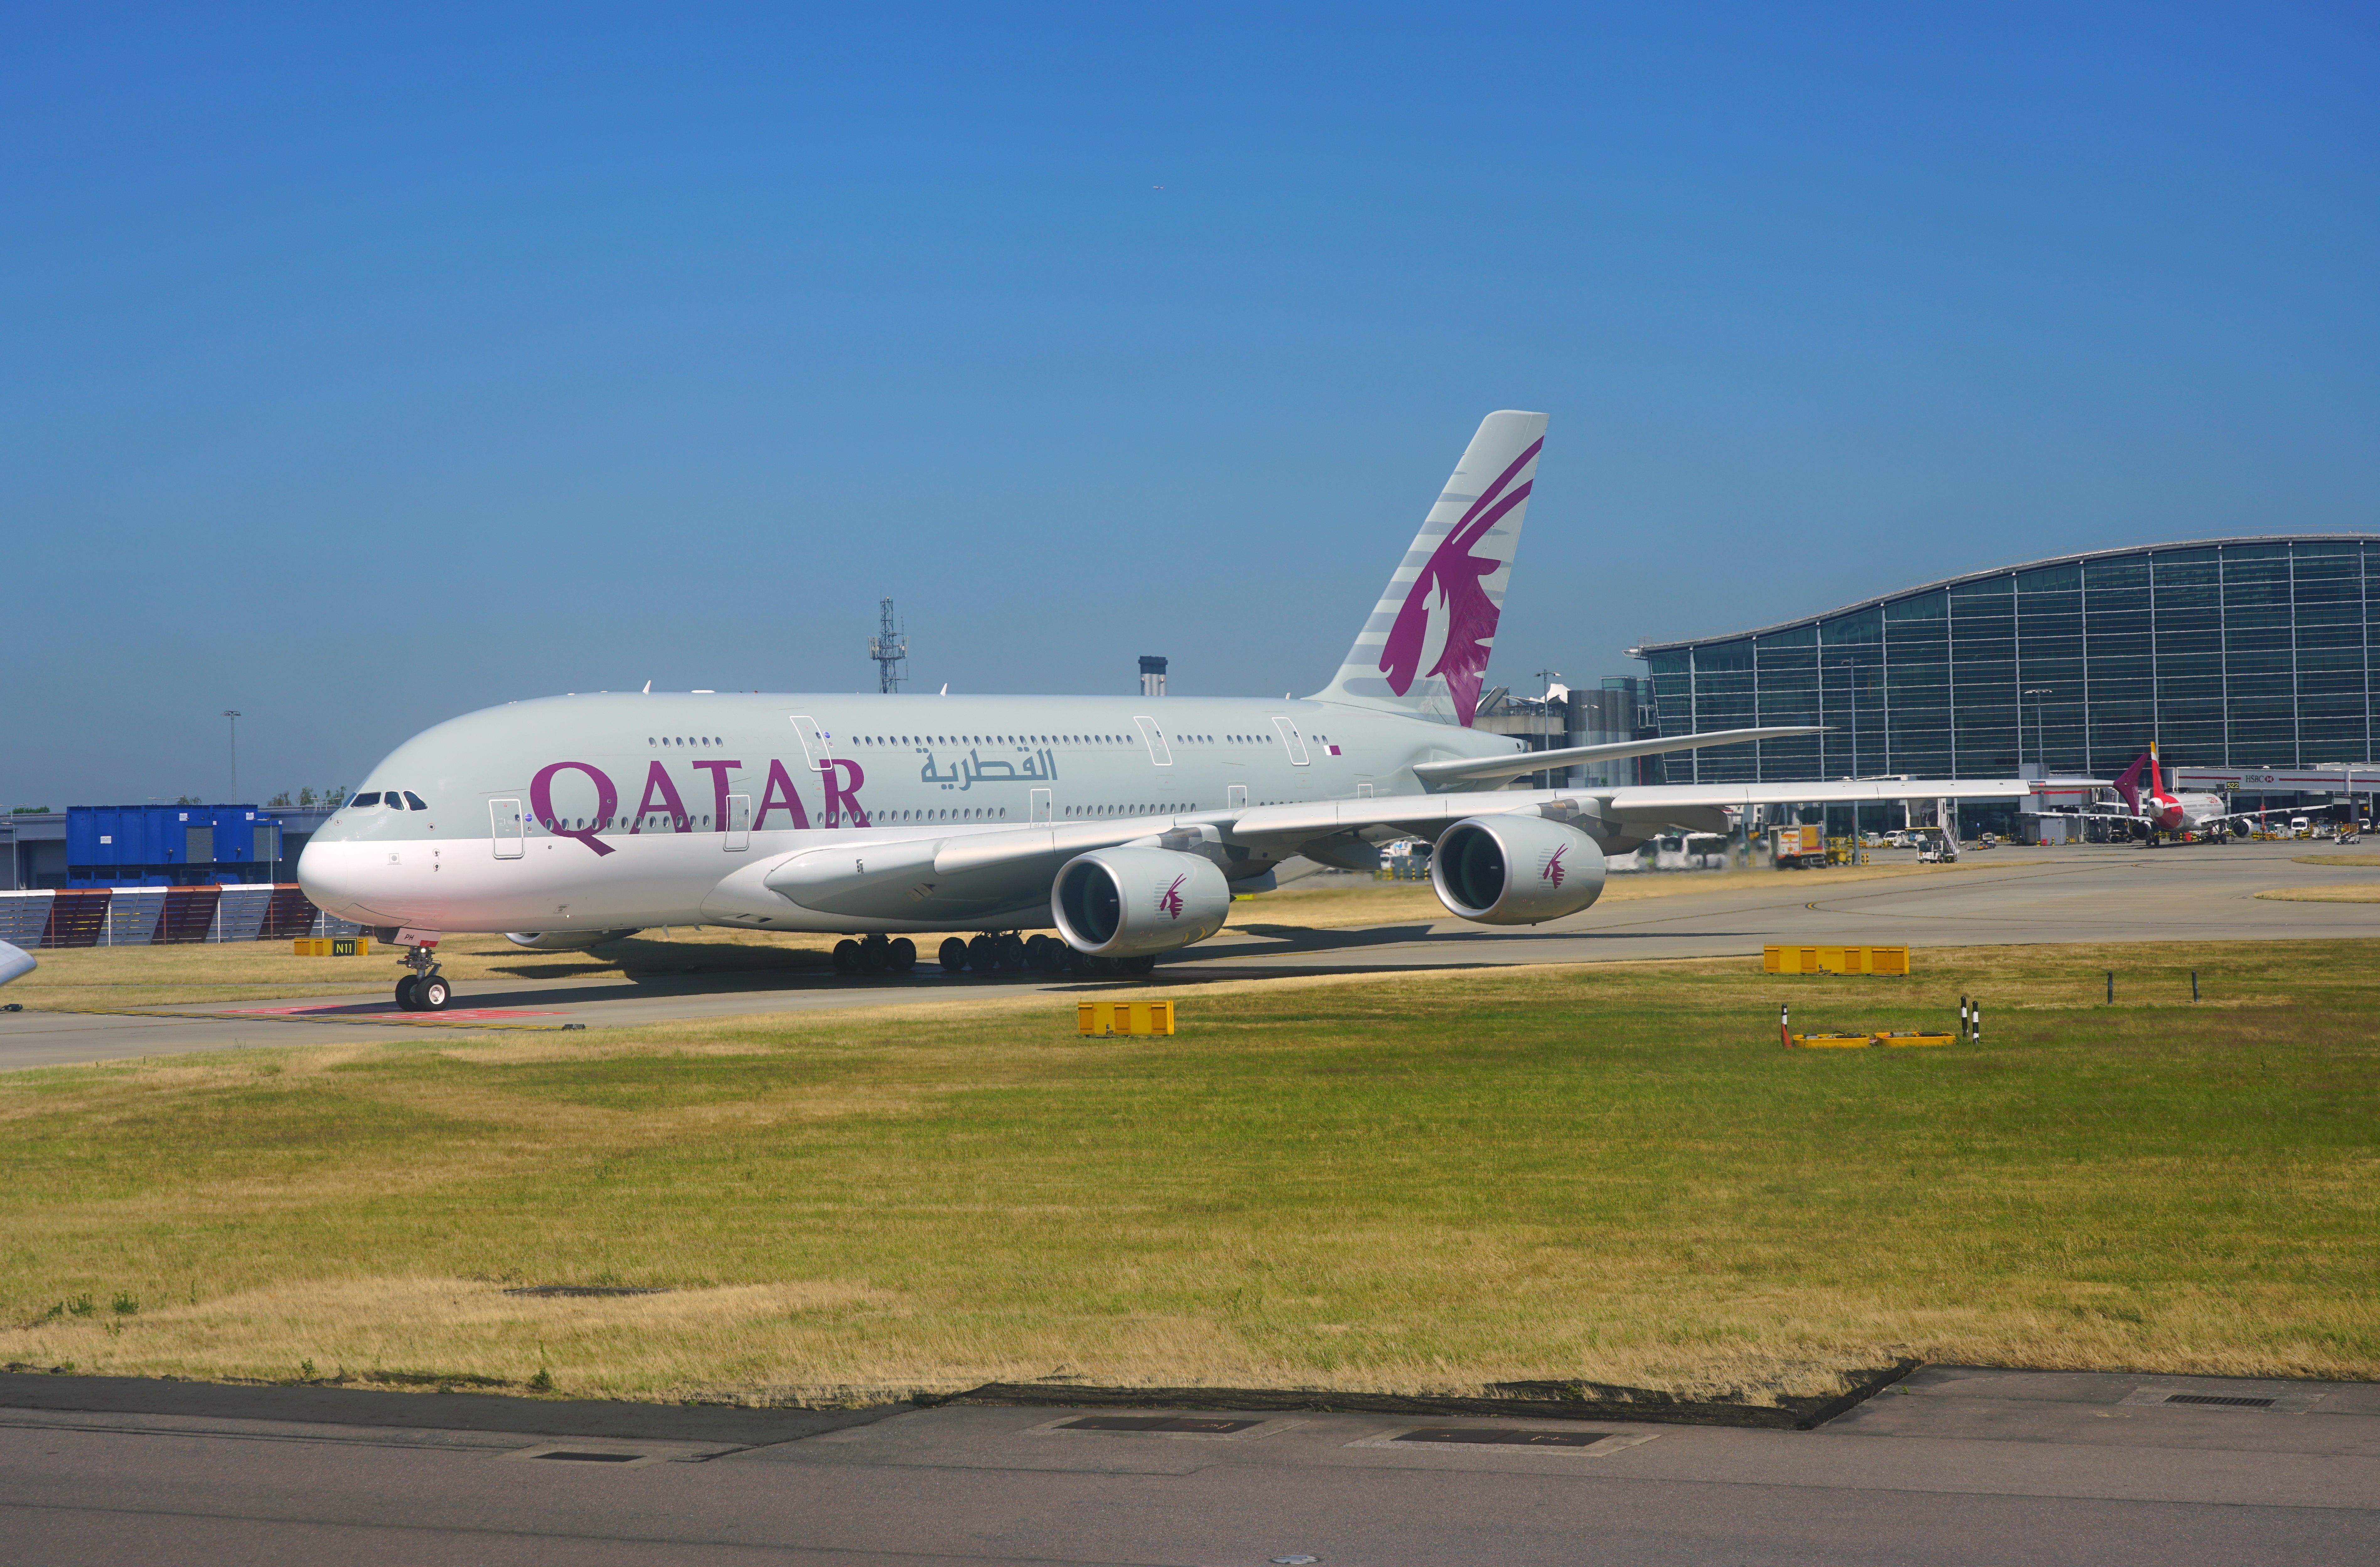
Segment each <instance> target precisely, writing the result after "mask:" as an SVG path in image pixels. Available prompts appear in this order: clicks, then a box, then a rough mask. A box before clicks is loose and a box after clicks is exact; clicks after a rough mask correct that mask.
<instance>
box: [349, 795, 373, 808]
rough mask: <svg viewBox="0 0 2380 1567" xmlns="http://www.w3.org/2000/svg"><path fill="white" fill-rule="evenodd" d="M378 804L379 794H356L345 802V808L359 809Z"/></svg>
mask: <svg viewBox="0 0 2380 1567" xmlns="http://www.w3.org/2000/svg"><path fill="white" fill-rule="evenodd" d="M378 804H380V796H378V795H376V794H373V795H358V796H356V797H355V798H354V799H352V800H349V801H348V802H347V808H349V809H350V810H361V809H362V808H364V807H366V806H376V805H378Z"/></svg>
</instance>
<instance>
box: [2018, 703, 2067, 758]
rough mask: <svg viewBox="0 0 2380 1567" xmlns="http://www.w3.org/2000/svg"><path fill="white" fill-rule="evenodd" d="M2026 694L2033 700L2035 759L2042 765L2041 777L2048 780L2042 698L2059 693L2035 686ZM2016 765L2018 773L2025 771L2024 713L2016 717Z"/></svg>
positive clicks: (2047, 749) (2047, 756) (2047, 748)
mask: <svg viewBox="0 0 2380 1567" xmlns="http://www.w3.org/2000/svg"><path fill="white" fill-rule="evenodd" d="M2024 694H2025V695H2026V696H2028V697H2031V698H2033V753H2034V754H2033V759H2034V760H2035V761H2037V762H2039V763H2040V764H2041V775H2042V776H2043V777H2044V778H2046V777H2048V776H2049V747H2048V746H2047V745H2046V743H2044V741H2043V740H2042V738H2041V709H2042V698H2045V697H2054V696H2056V695H2058V693H2057V692H2055V691H2053V690H2051V689H2050V688H2049V687H2048V686H2032V687H2029V688H2028V689H2027V690H2026V691H2025V693H2024ZM2016 765H2017V771H2020V772H2022V771H2024V714H2023V713H2022V712H2019V713H2018V714H2017V715H2016Z"/></svg>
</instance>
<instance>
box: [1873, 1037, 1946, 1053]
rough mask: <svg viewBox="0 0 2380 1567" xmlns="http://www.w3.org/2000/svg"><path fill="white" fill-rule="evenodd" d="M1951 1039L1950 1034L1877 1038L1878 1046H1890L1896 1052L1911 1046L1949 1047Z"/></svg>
mask: <svg viewBox="0 0 2380 1567" xmlns="http://www.w3.org/2000/svg"><path fill="white" fill-rule="evenodd" d="M1950 1039H1951V1036H1950V1035H1949V1034H1878V1035H1877V1036H1876V1043H1877V1044H1879V1045H1889V1046H1891V1047H1892V1048H1893V1049H1895V1050H1900V1049H1904V1048H1906V1047H1908V1046H1911V1045H1947V1044H1949V1042H1950Z"/></svg>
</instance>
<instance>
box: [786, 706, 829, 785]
mask: <svg viewBox="0 0 2380 1567" xmlns="http://www.w3.org/2000/svg"><path fill="white" fill-rule="evenodd" d="M786 716H787V717H789V718H791V719H792V720H793V724H794V733H795V735H799V736H800V737H801V742H802V755H803V756H805V757H807V758H808V759H809V764H810V767H809V770H810V771H812V772H816V771H820V769H821V768H823V767H825V766H826V764H827V759H828V758H830V757H832V755H833V754H834V753H833V751H832V750H831V749H830V748H829V747H828V743H827V737H826V732H825V731H824V730H822V729H820V727H819V726H818V720H817V719H814V718H812V717H810V716H809V715H808V714H807V713H798V712H796V713H789V714H787V715H786Z"/></svg>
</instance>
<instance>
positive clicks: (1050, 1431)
mask: <svg viewBox="0 0 2380 1567" xmlns="http://www.w3.org/2000/svg"><path fill="white" fill-rule="evenodd" d="M1903 1387H1904V1388H1905V1390H1906V1391H1887V1392H1885V1393H1882V1394H1880V1395H1878V1396H1877V1397H1876V1398H1874V1399H1872V1400H1870V1401H1869V1402H1868V1403H1864V1404H1863V1405H1861V1406H1859V1407H1858V1408H1856V1409H1854V1410H1852V1412H1851V1413H1850V1414H1848V1415H1843V1416H1841V1417H1840V1418H1839V1419H1837V1420H1835V1421H1834V1422H1832V1423H1831V1424H1829V1425H1828V1426H1826V1427H1821V1428H1820V1429H1818V1430H1816V1431H1813V1432H1782V1431H1755V1430H1733V1429H1714V1428H1709V1427H1688V1426H1658V1425H1638V1424H1630V1423H1624V1422H1612V1421H1595V1422H1586V1423H1583V1424H1578V1425H1572V1424H1566V1423H1560V1422H1541V1421H1533V1422H1499V1421H1493V1420H1479V1419H1451V1420H1450V1419H1440V1420H1417V1419H1412V1418H1400V1417H1392V1416H1386V1415H1325V1414H1312V1415H1254V1416H1241V1418H1245V1419H1251V1420H1253V1421H1254V1424H1252V1425H1251V1426H1249V1427H1247V1428H1246V1429H1245V1430H1242V1431H1239V1432H1237V1433H1234V1434H1214V1435H1202V1434H1178V1435H1160V1434H1153V1433H1147V1432H1136V1431H1113V1430H1110V1431H1085V1430H1066V1429H1062V1428H1061V1427H1063V1426H1064V1424H1065V1423H1066V1422H1068V1421H1071V1420H1075V1419H1079V1418H1082V1417H1084V1416H1085V1415H1086V1414H1088V1413H1092V1412H1087V1411H1083V1410H1079V1409H1078V1410H1064V1409H1052V1408H1030V1409H1026V1408H1014V1407H981V1406H967V1405H952V1406H946V1407H943V1408H939V1409H929V1410H914V1409H906V1408H896V1409H894V1410H892V1411H888V1412H876V1413H874V1414H861V1415H804V1414H800V1413H798V1412H772V1411H738V1410H686V1409H678V1408H674V1407H670V1406H635V1405H620V1404H611V1405H603V1404H573V1403H533V1402H528V1401H519V1402H514V1401H507V1400H502V1399H493V1398H480V1397H469V1396H465V1395H456V1396H453V1397H441V1396H438V1395H434V1394H388V1393H343V1392H339V1391H331V1390H313V1389H289V1390H283V1389H245V1388H241V1389H209V1388H205V1387H200V1386H195V1385H193V1384H189V1383H147V1384H141V1383H131V1382H117V1381H102V1380H97V1379H77V1378H51V1377H38V1376H30V1377H28V1376H20V1377H9V1378H0V1563H8V1564H15V1563H20V1562H21V1563H34V1562H39V1563H43V1564H45V1567H79V1564H83V1563H91V1564H98V1563H111V1564H112V1563H117V1562H124V1561H175V1562H194V1563H207V1562H235V1561H236V1562H241V1563H257V1564H267V1567H269V1564H274V1563H283V1562H286V1563H292V1564H296V1563H304V1564H306V1567H314V1564H316V1563H319V1562H322V1561H337V1562H342V1563H357V1564H372V1563H381V1562H389V1563H400V1562H401V1563H407V1564H439V1563H450V1562H452V1563H464V1562H469V1563H502V1564H511V1563H523V1564H527V1563H546V1562H553V1563H564V1562H567V1563H571V1564H573V1567H601V1564H605V1563H629V1562H636V1563H649V1564H677V1563H685V1564H697V1563H699V1564H705V1567H708V1564H713V1563H719V1564H724V1563H746V1562H763V1561H766V1562H772V1563H813V1562H814V1563H836V1564H841V1567H867V1564H869V1563H903V1564H924V1563H936V1562H948V1563H962V1562H965V1563H983V1562H1000V1563H1026V1562H1063V1563H1095V1562H1116V1563H1134V1564H1136V1567H1139V1564H1157V1563H1182V1564H1185V1567H1192V1564H1196V1567H1238V1564H1243V1563H1245V1564H1247V1567H1259V1564H1267V1563H1270V1562H1273V1561H1283V1560H1288V1561H1306V1560H1311V1561H1318V1562H1319V1563H1323V1564H1326V1567H1396V1564H1400V1563H1412V1564H1415V1567H1424V1564H1427V1567H1445V1564H1446V1563H1451V1562H1478V1563H1497V1564H1509V1563H1531V1562H1549V1563H1550V1562H1559V1563H1563V1564H1565V1567H1568V1564H1574V1563H1580V1562H1612V1563H1638V1562H1644V1563H1666V1562H1696V1563H1700V1562H1727V1563H1776V1564H1785V1563H1804V1562H1806V1563H1828V1564H1840V1563H1846V1562H1851V1563H1868V1562H1904V1561H1905V1562H1924V1563H1926V1564H1927V1567H1961V1564H1965V1563H1977V1564H1983V1563H1992V1564H1998V1563H2007V1562H2013V1561H2023V1562H2037V1563H2066V1562H2073V1563H2089V1564H2090V1567H2133V1564H2138V1567H2174V1564H2175V1563H2178V1562H2204V1561H2220V1562H2226V1563H2244V1564H2257V1563H2268V1562H2269V1563H2276V1564H2278V1563H2288V1564H2289V1567H2325V1564H2328V1563H2341V1564H2344V1563H2350V1562H2351V1563H2358V1564H2361V1563H2364V1562H2368V1561H2371V1560H2372V1558H2373V1546H2374V1541H2375V1540H2380V1387H2374V1386H2372V1385H2368V1384H2338V1383H2275V1382H2243V1381H2231V1380H2220V1381H2218V1380H2213V1379H2181V1378H2154V1377H2138V1376H2131V1377H2122V1376H2100V1375H2088V1374H2071V1373H2067V1374H2053V1373H2041V1372H2010V1371H1991V1370H1974V1369H1969V1368H1961V1367H1932V1368H1928V1369H1925V1370H1922V1371H1920V1372H1918V1373H1917V1374H1916V1375H1915V1376H1914V1377H1913V1378H1912V1379H1910V1380H1909V1381H1908V1382H1907V1383H1905V1384H1903ZM2175 1392H2180V1393H2183V1394H2185V1395H2188V1396H2194V1397H2201V1398H2204V1397H2214V1398H2242V1397H2245V1398H2265V1399H2274V1400H2277V1406H2276V1407H2273V1408H2260V1407H2243V1406H2240V1405H2237V1404H2228V1405H2227V1404H2200V1405H2195V1406H2180V1405H2172V1404H2167V1403H2162V1402H2160V1401H2161V1400H2162V1399H2164V1398H2165V1397H2166V1396H2168V1395H2169V1394H2171V1393H2175ZM1096 1413H1097V1414H1098V1415H1101V1416H1111V1415H1113V1414H1114V1413H1116V1412H1114V1411H1108V1410H1101V1411H1098V1412H1096ZM1156 1413H1163V1412H1156ZM1213 1413H1215V1414H1217V1415H1223V1416H1227V1417H1228V1416H1229V1414H1230V1412H1228V1411H1217V1412H1213ZM1425 1428H1427V1429H1436V1430H1439V1431H1440V1432H1444V1431H1446V1430H1449V1429H1452V1430H1457V1431H1469V1432H1482V1431H1497V1430H1504V1431H1511V1432H1516V1433H1523V1434H1532V1433H1544V1432H1548V1431H1554V1432H1563V1433H1569V1434H1573V1435H1574V1434H1575V1433H1578V1432H1580V1431H1585V1432H1586V1433H1591V1434H1595V1435H1596V1436H1597V1438H1598V1439H1597V1440H1596V1441H1595V1442H1594V1443H1593V1444H1592V1445H1590V1446H1585V1447H1578V1446H1565V1447H1555V1448H1547V1447H1540V1446H1527V1445H1522V1446H1513V1445H1504V1444H1501V1443H1498V1444H1484V1443H1478V1442H1447V1441H1442V1440H1441V1441H1423V1442H1412V1441H1404V1440H1400V1438H1401V1437H1402V1436H1403V1435H1404V1434H1405V1433H1408V1432H1412V1431H1415V1430H1416V1429H1425ZM548 1454H553V1455H554V1456H546V1455H548ZM565 1454H579V1455H582V1456H578V1457H570V1456H562V1455H565ZM585 1455H595V1456H591V1457H590V1456H585ZM607 1457H608V1459H609V1460H610V1461H606V1459H607Z"/></svg>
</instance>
